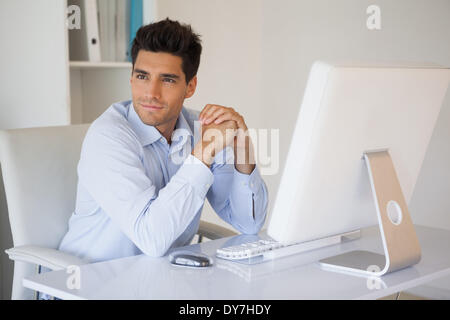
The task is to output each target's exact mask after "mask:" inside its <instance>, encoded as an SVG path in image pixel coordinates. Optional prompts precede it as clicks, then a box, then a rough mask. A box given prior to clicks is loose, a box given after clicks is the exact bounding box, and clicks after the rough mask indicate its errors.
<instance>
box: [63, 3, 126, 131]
mask: <svg viewBox="0 0 450 320" xmlns="http://www.w3.org/2000/svg"><path fill="white" fill-rule="evenodd" d="M64 2H65V3H66V4H67V2H68V1H67V0H64ZM69 3H75V4H77V3H79V1H70V2H69ZM82 19H83V15H82ZM84 27H85V25H84V22H83V20H81V29H80V30H77V29H73V30H69V29H68V28H65V30H66V44H67V65H68V82H69V85H68V87H69V89H68V96H69V97H68V104H69V110H70V124H79V123H91V122H92V121H94V120H95V119H96V118H97V117H98V116H100V115H101V114H102V113H103V112H104V111H105V110H106V109H107V108H108V107H109V106H110V105H111V104H112V103H114V102H117V101H122V100H128V99H131V90H130V77H131V68H132V66H131V62H116V61H105V62H91V61H70V58H71V57H72V58H75V59H83V58H87V51H86V50H87V46H86V44H85V43H84V42H85V41H86V38H85V35H84V36H83V32H84V31H85V30H84V29H83V28H84ZM100 41H107V39H100ZM106 47H108V46H106Z"/></svg>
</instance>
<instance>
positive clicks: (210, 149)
mask: <svg viewBox="0 0 450 320" xmlns="http://www.w3.org/2000/svg"><path fill="white" fill-rule="evenodd" d="M191 154H192V155H193V156H194V157H196V158H197V159H199V160H200V161H201V162H203V163H204V164H205V165H206V166H207V167H208V168H210V167H211V164H212V162H213V159H214V145H213V144H212V143H210V142H206V141H203V140H201V141H199V142H198V143H197V144H196V145H195V147H194V149H192V152H191Z"/></svg>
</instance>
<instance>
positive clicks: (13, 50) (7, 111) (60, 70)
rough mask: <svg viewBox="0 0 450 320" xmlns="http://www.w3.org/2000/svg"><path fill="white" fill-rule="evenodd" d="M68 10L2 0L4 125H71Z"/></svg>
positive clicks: (5, 265) (1, 221)
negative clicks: (66, 17) (66, 27)
mask: <svg viewBox="0 0 450 320" xmlns="http://www.w3.org/2000/svg"><path fill="white" fill-rule="evenodd" d="M65 10H66V6H65V1H61V0H39V1H31V0H28V1H27V0H2V1H0V42H1V47H2V50H1V51H0V129H11V128H25V127H38V126H51V125H63V124H68V123H69V121H70V112H69V105H68V100H69V99H68V78H67V75H68V73H67V70H68V69H67V68H68V65H67V63H66V61H67V58H66V57H67V46H66V37H65V29H64V28H63V26H64V23H65V20H64V19H65V18H64V17H65ZM0 178H1V176H0ZM0 184H1V186H0V256H1V263H0V270H1V278H0V299H9V298H10V295H11V284H12V266H13V264H12V262H11V261H9V259H8V258H7V256H6V254H5V253H4V250H5V249H6V248H10V247H12V239H11V234H10V229H9V220H8V216H7V208H6V200H5V197H4V191H3V179H0Z"/></svg>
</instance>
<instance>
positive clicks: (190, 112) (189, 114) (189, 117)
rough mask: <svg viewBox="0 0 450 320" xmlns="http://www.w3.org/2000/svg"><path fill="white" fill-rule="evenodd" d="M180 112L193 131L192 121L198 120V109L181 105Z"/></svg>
mask: <svg viewBox="0 0 450 320" xmlns="http://www.w3.org/2000/svg"><path fill="white" fill-rule="evenodd" d="M181 113H183V116H184V118H185V119H186V122H187V123H188V125H189V127H190V128H191V131H192V132H194V129H195V126H194V123H195V121H198V116H199V115H200V111H198V110H194V109H191V108H186V107H183V109H181Z"/></svg>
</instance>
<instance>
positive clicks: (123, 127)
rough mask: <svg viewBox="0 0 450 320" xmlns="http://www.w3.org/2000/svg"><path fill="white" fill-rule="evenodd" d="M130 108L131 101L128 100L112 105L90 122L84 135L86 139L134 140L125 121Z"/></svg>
mask: <svg viewBox="0 0 450 320" xmlns="http://www.w3.org/2000/svg"><path fill="white" fill-rule="evenodd" d="M130 106H131V101H128V100H127V101H121V102H116V103H113V104H112V105H111V106H110V107H109V108H108V109H106V111H105V112H103V113H102V114H101V115H100V116H99V117H98V118H97V119H96V120H95V121H94V122H92V124H91V126H90V127H89V130H88V132H87V134H86V139H97V138H99V137H103V138H105V139H108V140H110V141H114V140H115V141H123V140H133V141H134V140H136V139H137V137H136V134H135V133H134V131H133V130H132V128H131V126H130V124H129V122H128V120H127V114H128V109H129V108H130Z"/></svg>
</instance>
